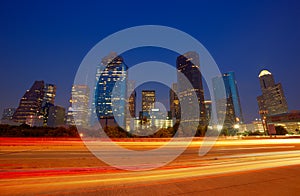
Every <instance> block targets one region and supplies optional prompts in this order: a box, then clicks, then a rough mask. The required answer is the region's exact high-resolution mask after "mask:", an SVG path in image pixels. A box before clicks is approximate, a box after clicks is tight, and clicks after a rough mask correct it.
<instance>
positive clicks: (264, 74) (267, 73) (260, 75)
mask: <svg viewBox="0 0 300 196" xmlns="http://www.w3.org/2000/svg"><path fill="white" fill-rule="evenodd" d="M266 75H272V74H271V72H269V71H268V70H266V69H264V70H262V71H261V72H260V74H259V76H258V77H262V76H266Z"/></svg>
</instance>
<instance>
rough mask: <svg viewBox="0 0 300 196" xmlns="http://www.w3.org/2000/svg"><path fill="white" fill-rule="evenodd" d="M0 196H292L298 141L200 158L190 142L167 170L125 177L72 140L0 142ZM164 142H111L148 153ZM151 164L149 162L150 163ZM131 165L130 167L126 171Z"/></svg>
mask: <svg viewBox="0 0 300 196" xmlns="http://www.w3.org/2000/svg"><path fill="white" fill-rule="evenodd" d="M0 140H1V142H0V144H1V146H0V166H1V167H0V168H1V170H0V192H1V195H39V194H40V195H66V194H69V195H87V194H90V195H224V194H226V195H288V194H289V195H298V194H299V192H300V177H299V176H300V167H299V166H300V139H292V138H290V139H254V138H252V139H220V140H218V141H217V143H216V144H215V145H214V147H213V148H212V149H211V151H210V152H209V153H208V154H206V155H205V156H202V157H201V156H198V151H199V146H200V145H201V144H202V141H201V140H196V141H194V142H193V143H192V144H191V145H190V146H189V147H188V148H187V150H186V151H185V152H184V153H183V154H182V155H181V156H179V157H177V158H176V159H175V160H174V161H172V162H171V163H169V164H167V165H165V166H163V167H160V168H157V169H154V170H149V171H125V170H120V169H116V168H114V167H111V166H109V165H107V164H105V163H103V162H102V161H100V160H98V159H97V158H96V157H95V156H94V155H93V154H92V153H90V152H89V151H88V150H87V148H86V147H85V146H84V144H83V143H82V142H81V141H80V140H77V139H33V138H31V139H28V138H23V139H12V138H1V139H0ZM163 143H164V141H158V140H144V141H143V140H141V139H139V140H138V141H125V142H123V141H119V142H118V144H119V145H121V146H123V147H126V148H130V149H134V150H149V149H154V148H157V147H159V146H160V145H162V144H163ZM153 158H155V157H153ZM132 166H136V165H134V163H133V164H132Z"/></svg>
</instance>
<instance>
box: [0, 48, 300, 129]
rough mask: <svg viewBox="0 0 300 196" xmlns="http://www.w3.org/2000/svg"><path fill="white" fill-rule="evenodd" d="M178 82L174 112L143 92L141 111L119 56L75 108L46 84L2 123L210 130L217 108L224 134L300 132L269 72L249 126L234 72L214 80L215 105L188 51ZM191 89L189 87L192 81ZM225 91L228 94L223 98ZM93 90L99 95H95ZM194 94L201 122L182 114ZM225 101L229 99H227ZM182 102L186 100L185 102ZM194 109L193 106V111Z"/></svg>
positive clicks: (106, 62) (77, 91) (179, 64)
mask: <svg viewBox="0 0 300 196" xmlns="http://www.w3.org/2000/svg"><path fill="white" fill-rule="evenodd" d="M176 68H177V71H178V74H177V82H176V83H173V84H172V88H170V91H169V104H170V105H169V108H170V111H167V110H166V107H160V106H159V104H158V105H157V100H156V97H157V96H156V91H155V90H153V89H143V90H142V92H141V97H142V98H141V111H137V110H136V106H137V92H136V90H135V81H130V80H129V79H128V72H127V70H128V66H127V65H126V64H125V62H124V59H123V58H122V57H121V56H118V55H117V54H116V53H111V54H109V55H108V56H106V57H104V58H103V59H102V61H101V63H100V64H99V66H98V67H97V72H96V76H95V88H94V89H90V88H89V86H87V85H82V84H74V85H73V86H72V90H71V98H70V106H69V107H68V109H67V110H66V109H65V108H64V107H62V106H58V105H55V97H56V86H55V85H54V84H47V83H45V82H44V81H35V82H34V83H33V85H32V86H31V88H30V89H29V90H27V91H26V92H25V93H24V95H23V97H22V98H21V99H20V102H19V105H18V107H17V108H6V109H4V111H3V116H2V119H1V123H2V124H13V125H20V124H24V123H25V124H28V125H30V126H49V127H59V126H65V125H68V126H72V125H76V126H82V127H88V126H93V125H94V124H95V123H96V122H97V121H98V122H100V124H101V126H102V127H106V126H119V127H122V128H123V129H125V130H127V131H129V132H130V131H135V133H138V131H139V130H140V129H144V128H168V127H172V126H173V125H174V124H175V123H184V122H183V121H195V122H196V121H197V123H199V125H202V126H208V125H209V122H210V120H211V118H212V109H213V108H212V106H213V104H214V103H215V106H216V108H224V110H217V113H216V115H217V118H218V121H220V122H221V121H222V117H225V119H223V120H224V123H223V124H221V125H220V126H221V127H219V128H218V129H219V130H222V129H224V128H225V129H237V130H239V131H240V132H244V131H260V132H264V133H266V134H268V133H269V129H270V127H274V126H283V127H285V128H286V129H287V130H288V131H290V132H297V131H298V132H299V130H300V112H298V111H293V112H291V113H289V112H288V105H287V101H286V98H285V95H284V92H283V88H282V85H281V83H275V80H274V77H273V75H272V74H271V72H269V71H268V70H262V71H261V72H260V74H259V81H260V87H261V91H262V95H260V96H258V97H257V102H258V106H259V114H260V119H256V120H255V121H253V122H252V123H251V124H245V123H244V118H243V113H242V107H241V102H240V96H239V91H238V85H237V81H236V77H235V73H234V72H227V73H223V74H222V75H220V76H217V77H215V78H213V79H212V86H213V92H212V93H213V95H214V96H213V97H214V100H205V99H204V97H205V96H204V90H203V83H202V74H201V71H200V60H199V55H198V54H197V53H196V52H187V53H185V54H183V55H180V56H178V57H177V59H176ZM185 80H188V82H189V83H190V86H187V85H186V81H185ZM224 88H225V95H223V94H222V92H224V90H222V89H224ZM91 90H93V91H92V92H91ZM191 94H195V95H196V97H197V104H198V105H199V117H197V118H195V119H184V118H182V117H183V116H187V115H189V114H185V112H187V111H192V110H195V108H190V110H185V111H184V110H181V104H182V103H183V102H187V103H188V102H189V101H190V96H191ZM224 97H225V98H224ZM180 100H181V101H180ZM187 107H189V106H187Z"/></svg>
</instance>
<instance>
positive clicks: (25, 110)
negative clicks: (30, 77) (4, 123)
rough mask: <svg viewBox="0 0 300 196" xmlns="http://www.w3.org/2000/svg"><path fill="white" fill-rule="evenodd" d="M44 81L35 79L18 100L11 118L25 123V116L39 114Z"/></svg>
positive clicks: (29, 116)
mask: <svg viewBox="0 0 300 196" xmlns="http://www.w3.org/2000/svg"><path fill="white" fill-rule="evenodd" d="M44 88H45V83H44V81H35V82H34V84H33V85H32V87H31V88H30V89H29V90H27V91H26V92H25V94H24V95H23V97H22V98H21V100H20V103H19V107H18V108H17V110H16V112H15V113H14V115H13V117H12V119H13V120H14V121H16V122H19V123H26V119H27V118H31V117H32V116H40V115H41V110H42V103H43V98H44Z"/></svg>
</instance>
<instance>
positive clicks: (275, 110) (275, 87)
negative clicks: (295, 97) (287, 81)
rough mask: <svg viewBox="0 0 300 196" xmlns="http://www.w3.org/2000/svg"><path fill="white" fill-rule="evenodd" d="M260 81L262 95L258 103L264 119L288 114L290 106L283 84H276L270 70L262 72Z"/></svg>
mask: <svg viewBox="0 0 300 196" xmlns="http://www.w3.org/2000/svg"><path fill="white" fill-rule="evenodd" d="M259 81H260V88H261V91H262V95H261V96H258V97H257V102H258V107H259V113H260V114H261V116H262V119H263V118H265V117H266V116H272V115H276V114H283V113H287V112H288V104H287V101H286V98H285V95H284V92H283V89H282V85H281V83H278V84H275V80H274V77H273V75H272V74H271V72H269V71H268V70H262V71H261V72H260V74H259Z"/></svg>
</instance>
